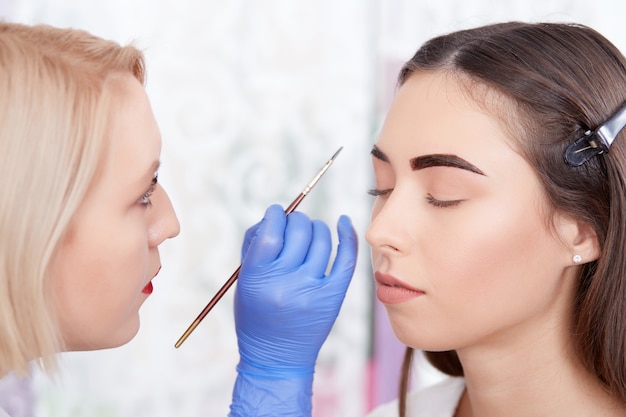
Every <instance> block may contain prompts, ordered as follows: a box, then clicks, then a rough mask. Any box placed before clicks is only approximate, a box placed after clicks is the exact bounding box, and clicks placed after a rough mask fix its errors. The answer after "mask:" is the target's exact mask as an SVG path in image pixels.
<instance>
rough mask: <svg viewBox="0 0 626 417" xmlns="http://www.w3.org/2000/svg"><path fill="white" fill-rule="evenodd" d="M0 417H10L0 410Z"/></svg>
mask: <svg viewBox="0 0 626 417" xmlns="http://www.w3.org/2000/svg"><path fill="white" fill-rule="evenodd" d="M0 417H11V416H9V415H8V414H7V412H6V411H4V410H3V409H2V408H0Z"/></svg>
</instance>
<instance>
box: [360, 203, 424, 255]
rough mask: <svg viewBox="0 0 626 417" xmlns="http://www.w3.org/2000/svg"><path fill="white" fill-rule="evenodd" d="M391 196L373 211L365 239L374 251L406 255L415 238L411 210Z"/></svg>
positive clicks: (376, 205)
mask: <svg viewBox="0 0 626 417" xmlns="http://www.w3.org/2000/svg"><path fill="white" fill-rule="evenodd" d="M393 197H394V196H393V195H391V196H389V198H388V199H387V200H386V201H377V202H376V203H375V204H374V208H373V210H372V220H371V222H370V225H369V227H368V228H367V231H366V233H365V239H366V240H367V242H368V243H369V244H370V246H371V247H372V249H375V250H379V251H387V252H389V253H396V254H398V253H406V252H408V251H409V250H410V248H411V245H412V242H413V238H412V235H411V230H410V229H411V223H412V221H411V220H413V221H415V219H411V218H410V215H409V214H410V213H409V212H410V210H408V209H407V208H406V207H403V206H402V205H398V204H396V203H395V200H396V199H395V198H393Z"/></svg>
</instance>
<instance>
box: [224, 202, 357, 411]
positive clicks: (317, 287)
mask: <svg viewBox="0 0 626 417" xmlns="http://www.w3.org/2000/svg"><path fill="white" fill-rule="evenodd" d="M337 231H338V235H339V246H338V248H337V256H336V258H335V261H334V263H333V266H332V268H331V270H330V273H329V274H328V275H326V271H327V267H328V264H329V260H330V255H331V252H332V239H331V235H330V231H329V229H328V227H327V226H326V224H325V223H323V222H321V221H319V220H313V221H311V220H309V218H308V217H307V216H306V215H305V214H303V213H300V212H293V213H291V214H290V215H289V216H286V215H285V213H284V211H283V209H282V208H281V207H280V206H277V205H274V206H270V207H269V208H268V209H267V211H266V213H265V217H264V218H263V220H262V221H261V222H260V223H259V224H257V225H255V226H253V227H251V228H250V229H248V231H247V232H246V237H245V239H244V244H243V248H242V254H243V255H242V256H243V262H242V266H241V270H240V272H239V278H238V281H237V289H236V292H235V323H236V328H237V338H238V344H239V355H240V362H239V365H238V366H237V371H238V376H237V382H236V384H235V388H234V391H233V403H232V404H231V413H230V416H232V417H234V416H238V417H243V416H246V417H261V416H270V415H271V416H275V417H285V416H307V415H310V413H311V387H312V383H313V372H314V370H315V361H316V359H317V355H318V353H319V350H320V348H321V347H322V344H323V343H324V341H325V340H326V337H327V336H328V334H329V332H330V330H331V328H332V326H333V323H334V322H335V319H336V318H337V315H338V314H339V310H340V308H341V304H342V302H343V299H344V296H345V294H346V291H347V289H348V285H349V284H350V280H351V278H352V275H353V273H354V268H355V265H356V258H357V238H356V233H355V232H354V229H353V228H352V225H351V223H350V220H349V218H348V217H347V216H341V217H340V218H339V221H338V224H337Z"/></svg>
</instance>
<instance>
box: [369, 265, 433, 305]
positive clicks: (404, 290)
mask: <svg viewBox="0 0 626 417" xmlns="http://www.w3.org/2000/svg"><path fill="white" fill-rule="evenodd" d="M374 279H376V282H377V284H378V285H377V288H376V296H377V297H378V299H379V300H380V302H381V303H383V304H399V303H403V302H405V301H409V300H411V299H413V298H416V297H419V296H421V295H424V294H425V293H424V291H421V290H418V289H415V288H411V287H409V286H407V285H406V284H404V283H403V282H402V281H400V280H399V279H397V278H395V277H393V276H391V275H387V274H383V273H382V272H376V273H375V274H374Z"/></svg>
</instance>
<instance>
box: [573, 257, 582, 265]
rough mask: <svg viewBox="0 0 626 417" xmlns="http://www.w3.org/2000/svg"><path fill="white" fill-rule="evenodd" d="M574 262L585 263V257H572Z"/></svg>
mask: <svg viewBox="0 0 626 417" xmlns="http://www.w3.org/2000/svg"><path fill="white" fill-rule="evenodd" d="M572 261H574V263H575V264H579V263H581V262H582V261H583V257H582V256H580V255H574V256H573V257H572Z"/></svg>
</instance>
